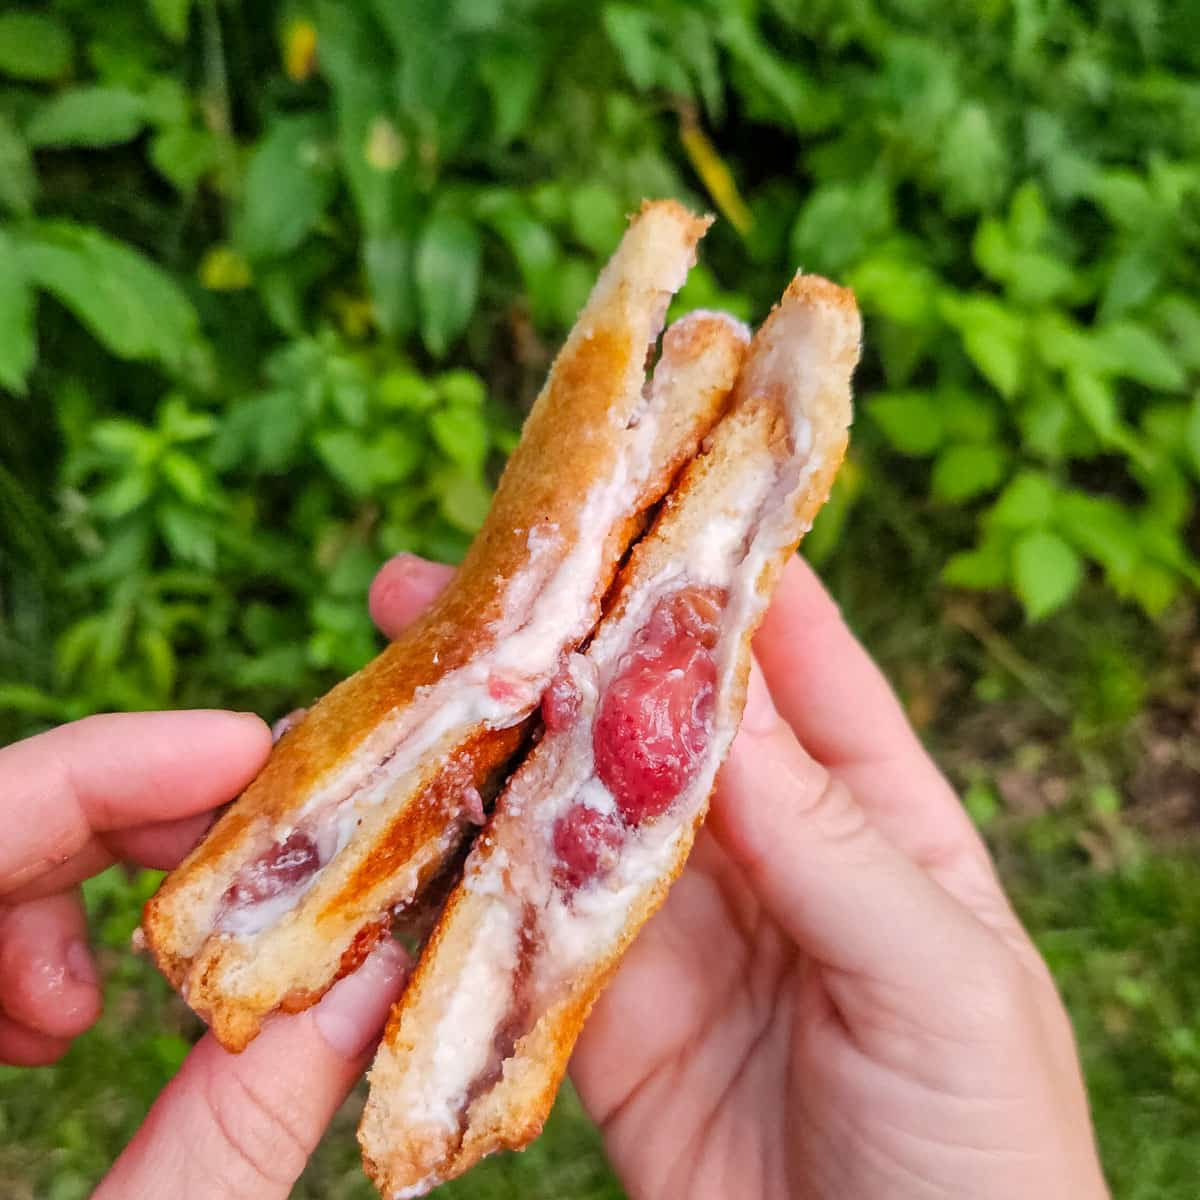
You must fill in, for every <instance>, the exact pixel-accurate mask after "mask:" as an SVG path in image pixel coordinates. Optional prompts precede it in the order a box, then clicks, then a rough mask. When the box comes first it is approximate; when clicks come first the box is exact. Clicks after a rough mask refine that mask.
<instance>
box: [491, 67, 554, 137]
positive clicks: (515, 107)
mask: <svg viewBox="0 0 1200 1200" xmlns="http://www.w3.org/2000/svg"><path fill="white" fill-rule="evenodd" d="M545 75H546V70H545V61H544V58H543V56H542V55H541V54H540V53H538V52H537V49H536V48H535V46H533V45H522V46H512V47H496V48H495V49H493V50H492V51H491V52H490V53H489V54H488V56H487V57H486V58H484V59H483V61H482V62H480V64H479V77H480V79H482V80H483V83H484V85H485V86H486V87H487V90H488V93H489V94H490V96H491V99H492V120H493V123H494V126H495V137H496V141H497V142H498V143H499V144H500V145H501V146H507V145H508V144H509V142H511V141H512V140H513V138H515V137H516V136H517V134H519V133H520V132H521V131H522V130H523V129H524V128H525V126H526V125H527V124H528V122H529V118H530V116H531V115H532V113H533V106H534V102H535V101H536V100H537V97H538V92H539V91H540V90H541V87H542V83H543V81H544V79H545Z"/></svg>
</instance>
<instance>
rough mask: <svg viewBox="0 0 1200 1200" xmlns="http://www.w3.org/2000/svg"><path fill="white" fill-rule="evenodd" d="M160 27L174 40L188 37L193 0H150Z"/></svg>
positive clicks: (151, 8)
mask: <svg viewBox="0 0 1200 1200" xmlns="http://www.w3.org/2000/svg"><path fill="white" fill-rule="evenodd" d="M148 3H149V5H150V11H151V12H152V13H153V14H154V19H155V21H157V22H158V27H159V29H161V30H162V31H163V33H164V34H166V36H167V37H168V38H170V39H171V41H173V42H182V41H183V39H184V38H185V37H187V31H188V14H189V13H190V12H191V10H192V0H148Z"/></svg>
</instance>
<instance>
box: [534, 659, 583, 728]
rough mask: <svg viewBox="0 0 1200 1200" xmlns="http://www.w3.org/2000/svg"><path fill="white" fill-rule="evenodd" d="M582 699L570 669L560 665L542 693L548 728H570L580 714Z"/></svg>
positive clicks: (544, 720)
mask: <svg viewBox="0 0 1200 1200" xmlns="http://www.w3.org/2000/svg"><path fill="white" fill-rule="evenodd" d="M582 699H583V698H582V696H580V694H579V688H577V687H576V686H575V681H574V680H573V679H572V678H571V673H570V671H568V670H567V668H566V666H565V665H564V666H562V667H560V668H559V671H558V674H557V675H555V677H554V678H553V679H552V680H551V682H550V686H549V687H548V688H547V689H546V690H545V692H544V693H543V694H542V722H543V723H544V724H545V726H546V728H547V729H548V730H550V732H551V733H557V732H559V731H560V730H563V729H569V728H570V726H571V722H572V721H574V720H575V718H576V717H577V716H578V715H579V705H580V702H581V701H582Z"/></svg>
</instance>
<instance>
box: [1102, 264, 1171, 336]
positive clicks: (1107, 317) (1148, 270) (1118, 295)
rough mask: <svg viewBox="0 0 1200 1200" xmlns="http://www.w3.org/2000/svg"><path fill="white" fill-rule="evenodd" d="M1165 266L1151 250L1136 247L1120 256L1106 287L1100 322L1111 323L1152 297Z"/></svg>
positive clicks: (1113, 266)
mask: <svg viewBox="0 0 1200 1200" xmlns="http://www.w3.org/2000/svg"><path fill="white" fill-rule="evenodd" d="M1164 266H1165V264H1164V263H1163V261H1162V259H1161V257H1160V256H1159V254H1158V253H1157V252H1156V251H1155V250H1153V249H1151V248H1150V247H1144V246H1133V247H1131V248H1130V249H1128V250H1126V251H1125V252H1124V253H1123V254H1122V255H1120V257H1118V258H1117V259H1116V261H1115V262H1114V263H1113V265H1112V269H1111V271H1110V273H1109V276H1108V282H1107V283H1106V284H1105V285H1104V296H1103V299H1102V300H1101V302H1100V320H1101V321H1111V320H1112V319H1114V318H1115V317H1119V316H1121V314H1122V313H1125V312H1128V311H1129V310H1130V309H1132V308H1136V307H1137V306H1138V305H1139V304H1141V303H1142V302H1143V301H1145V300H1146V299H1148V298H1149V297H1150V296H1152V295H1153V294H1154V291H1155V289H1156V288H1157V287H1158V285H1159V281H1160V280H1161V279H1162V275H1163V270H1164Z"/></svg>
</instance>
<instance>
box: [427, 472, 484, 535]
mask: <svg viewBox="0 0 1200 1200" xmlns="http://www.w3.org/2000/svg"><path fill="white" fill-rule="evenodd" d="M435 486H436V489H437V497H438V506H439V507H440V509H441V511H442V515H443V516H444V517H445V518H446V520H447V521H449V522H450V524H451V525H453V526H454V527H455V528H456V529H460V530H462V532H463V533H475V532H476V531H477V530H478V529H479V527H480V526H481V525H482V524H483V522H484V518H485V517H486V516H487V514H488V509H489V508H490V507H491V503H492V494H491V492H490V491H488V489H487V487H485V486H484V484H483V482H482V481H481V480H479V479H478V478H476V477H475V476H474V475H463V474H459V473H454V474H450V475H446V476H443V477H442V478H440V479H439V480H437V481H436V485H435Z"/></svg>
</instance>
